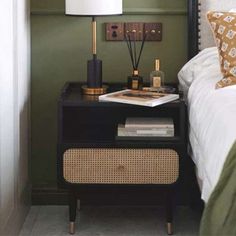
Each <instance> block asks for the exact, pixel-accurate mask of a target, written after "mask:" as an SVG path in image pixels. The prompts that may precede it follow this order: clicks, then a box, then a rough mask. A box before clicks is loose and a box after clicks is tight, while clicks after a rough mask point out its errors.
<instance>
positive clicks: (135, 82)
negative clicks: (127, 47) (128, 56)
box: [128, 70, 143, 90]
mask: <svg viewBox="0 0 236 236" xmlns="http://www.w3.org/2000/svg"><path fill="white" fill-rule="evenodd" d="M142 88H143V77H141V76H139V72H138V70H134V71H133V75H132V76H128V89H133V90H142Z"/></svg>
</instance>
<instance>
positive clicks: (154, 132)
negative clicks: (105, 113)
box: [117, 124, 174, 137]
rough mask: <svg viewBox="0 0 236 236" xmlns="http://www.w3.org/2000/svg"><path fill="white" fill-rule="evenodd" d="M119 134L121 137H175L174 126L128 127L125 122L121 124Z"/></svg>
mask: <svg viewBox="0 0 236 236" xmlns="http://www.w3.org/2000/svg"><path fill="white" fill-rule="evenodd" d="M117 135H118V136H120V137H121V136H123V137H124V136H125V137H127V136H133V137H174V128H145V127H143V128H142V127H137V128H133V127H131V128H126V127H125V125H124V124H119V125H118V129H117Z"/></svg>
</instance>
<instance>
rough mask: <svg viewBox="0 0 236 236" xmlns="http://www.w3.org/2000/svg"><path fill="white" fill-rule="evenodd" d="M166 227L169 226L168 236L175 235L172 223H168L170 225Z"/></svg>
mask: <svg viewBox="0 0 236 236" xmlns="http://www.w3.org/2000/svg"><path fill="white" fill-rule="evenodd" d="M166 226H167V234H168V235H172V234H173V227H172V223H170V222H168V223H167V224H166Z"/></svg>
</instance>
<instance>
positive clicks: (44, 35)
mask: <svg viewBox="0 0 236 236" xmlns="http://www.w3.org/2000/svg"><path fill="white" fill-rule="evenodd" d="M124 3H125V7H126V8H127V9H131V8H132V10H133V11H135V9H137V8H140V10H139V11H141V12H142V9H145V10H147V9H154V8H155V9H159V8H160V9H161V10H162V11H164V12H165V10H166V12H170V10H171V9H173V14H169V13H166V14H157V15H154V14H151V15H148V14H144V13H143V14H142V15H140V14H138V15H133V14H132V15H129V14H126V15H124V16H120V17H118V16H115V17H101V18H98V29H97V31H98V57H99V58H100V59H102V60H103V80H104V81H107V82H110V81H114V82H115V81H116V82H118V81H119V82H126V77H127V76H128V75H129V74H130V73H131V63H130V59H129V56H128V50H127V47H126V44H125V43H124V42H116V43H114V42H106V41H105V39H104V37H105V36H104V32H105V29H104V22H108V21H111V22H112V21H121V22H126V21H141V22H162V23H163V41H162V42H147V43H146V45H145V48H144V52H143V56H142V58H141V62H140V73H141V75H143V76H144V78H145V79H148V75H149V72H150V71H151V70H153V64H154V63H153V62H154V59H155V58H157V57H158V58H160V59H161V62H162V70H163V71H164V72H165V74H166V80H167V81H169V82H170V81H176V75H177V72H178V70H179V69H180V68H181V66H182V65H183V64H184V63H185V61H186V57H187V56H186V55H187V35H186V32H187V23H186V15H185V14H184V12H186V3H185V1H183V0H175V1H173V0H159V1H156V0H147V1H143V0H139V1H138V0H126V1H125V2H124ZM31 7H32V12H33V14H32V17H31V19H32V21H31V27H32V113H31V119H32V182H33V186H49V185H51V186H53V185H55V184H56V140H57V139H56V138H57V99H58V96H59V94H60V89H61V88H62V86H63V85H64V83H65V82H67V81H85V80H86V61H87V59H90V58H91V32H90V20H91V19H90V18H79V17H68V16H64V15H63V14H62V13H63V11H62V10H63V9H64V0H50V1H49V0H47V1H46V0H41V1H38V0H33V1H32V4H31ZM176 9H179V10H180V11H181V12H182V13H180V14H175V12H174V10H176ZM55 10H61V11H58V12H57V14H56V15H54V14H53V11H55ZM127 11H128V10H127ZM35 12H36V14H35ZM61 12H62V13H61Z"/></svg>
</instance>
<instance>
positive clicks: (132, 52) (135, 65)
mask: <svg viewBox="0 0 236 236" xmlns="http://www.w3.org/2000/svg"><path fill="white" fill-rule="evenodd" d="M146 36H147V34H146V33H145V34H144V37H143V40H142V44H141V47H140V50H139V53H138V57H137V46H136V38H134V40H131V37H130V35H129V34H126V35H125V41H126V43H127V47H128V51H129V55H130V59H131V62H132V66H133V69H134V70H138V66H139V62H140V59H141V55H142V52H143V48H144V44H145V41H146ZM132 44H133V45H132Z"/></svg>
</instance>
